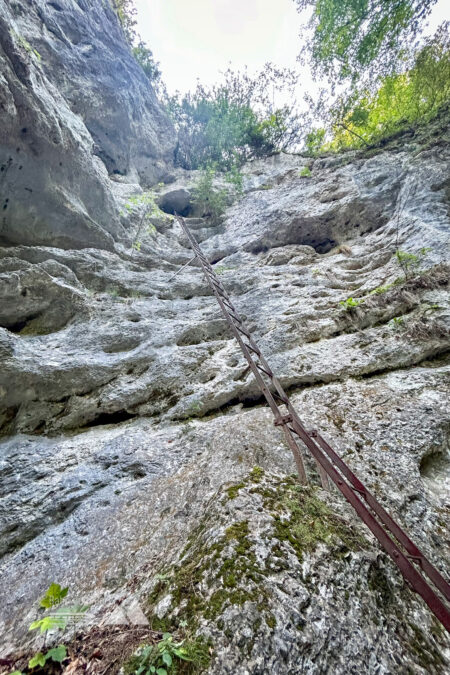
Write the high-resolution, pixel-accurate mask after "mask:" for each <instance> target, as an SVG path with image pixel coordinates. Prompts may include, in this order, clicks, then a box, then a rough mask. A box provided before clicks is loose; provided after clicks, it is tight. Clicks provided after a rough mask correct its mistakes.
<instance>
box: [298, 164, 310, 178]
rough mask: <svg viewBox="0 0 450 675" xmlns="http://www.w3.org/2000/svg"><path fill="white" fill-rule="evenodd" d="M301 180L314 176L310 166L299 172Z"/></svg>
mask: <svg viewBox="0 0 450 675" xmlns="http://www.w3.org/2000/svg"><path fill="white" fill-rule="evenodd" d="M298 175H299V176H300V178H310V177H311V176H312V173H311V169H310V168H309V167H308V166H304V167H303V169H302V170H301V171H299V172H298Z"/></svg>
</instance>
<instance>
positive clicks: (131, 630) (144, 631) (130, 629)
mask: <svg viewBox="0 0 450 675" xmlns="http://www.w3.org/2000/svg"><path fill="white" fill-rule="evenodd" d="M161 637H162V634H161V633H159V632H157V631H154V630H150V628H145V627H141V626H108V627H105V628H99V627H97V626H96V627H94V628H92V629H91V630H90V631H88V632H87V633H81V632H80V633H77V634H76V635H75V637H74V638H73V639H72V640H71V642H70V643H69V644H68V645H66V647H67V654H68V656H67V659H65V660H64V662H63V663H62V664H61V665H59V664H57V663H53V662H48V663H46V665H45V667H44V668H34V669H33V671H32V672H33V675H44V674H45V675H81V674H84V673H89V674H90V675H115V674H116V673H118V672H119V670H120V667H121V666H122V664H123V663H124V662H125V661H126V660H127V659H128V658H129V657H130V656H131V654H132V653H133V652H134V651H135V650H136V648H137V647H138V646H139V645H140V644H144V643H145V644H151V643H155V642H157V641H158V640H160V639H161ZM32 656H33V654H32V653H31V652H27V653H26V652H22V653H20V654H12V655H10V656H9V657H7V658H5V659H1V660H0V673H11V672H12V671H14V670H19V671H21V672H24V673H27V672H31V671H29V670H28V669H27V664H28V661H29V659H30V658H31V657H32Z"/></svg>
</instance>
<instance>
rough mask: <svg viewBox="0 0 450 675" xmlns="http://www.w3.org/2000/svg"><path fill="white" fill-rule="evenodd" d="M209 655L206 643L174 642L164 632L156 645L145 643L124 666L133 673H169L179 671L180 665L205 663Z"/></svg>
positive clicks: (153, 674)
mask: <svg viewBox="0 0 450 675" xmlns="http://www.w3.org/2000/svg"><path fill="white" fill-rule="evenodd" d="M208 661H209V655H208V653H207V651H206V645H205V644H203V642H202V641H201V640H200V639H199V640H194V641H190V642H188V641H186V640H181V641H180V642H175V640H174V638H173V636H172V635H171V634H170V633H164V634H163V637H162V640H160V641H159V642H158V643H157V644H156V645H145V646H143V647H141V648H140V649H139V651H138V652H137V653H136V654H135V656H133V657H132V659H131V660H130V661H129V663H128V664H127V665H126V666H125V672H126V673H130V674H131V673H132V674H133V675H170V674H171V673H177V672H179V668H180V665H182V664H183V663H189V662H190V663H192V664H197V665H206V664H207V663H208Z"/></svg>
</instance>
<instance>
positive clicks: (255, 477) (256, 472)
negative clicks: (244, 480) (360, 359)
mask: <svg viewBox="0 0 450 675" xmlns="http://www.w3.org/2000/svg"><path fill="white" fill-rule="evenodd" d="M263 476H264V469H262V468H261V467H260V466H254V467H253V469H252V470H251V471H250V476H249V478H250V480H251V481H252V482H253V483H260V482H261V479H262V478H263Z"/></svg>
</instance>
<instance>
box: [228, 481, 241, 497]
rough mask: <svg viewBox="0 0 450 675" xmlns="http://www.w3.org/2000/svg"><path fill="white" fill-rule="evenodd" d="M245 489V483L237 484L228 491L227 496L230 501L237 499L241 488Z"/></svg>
mask: <svg viewBox="0 0 450 675" xmlns="http://www.w3.org/2000/svg"><path fill="white" fill-rule="evenodd" d="M243 487H245V483H236V485H232V486H231V487H229V488H228V489H227V495H228V498H229V499H235V498H236V497H237V496H238V494H239V490H240V489H241V488H243Z"/></svg>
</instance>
